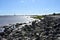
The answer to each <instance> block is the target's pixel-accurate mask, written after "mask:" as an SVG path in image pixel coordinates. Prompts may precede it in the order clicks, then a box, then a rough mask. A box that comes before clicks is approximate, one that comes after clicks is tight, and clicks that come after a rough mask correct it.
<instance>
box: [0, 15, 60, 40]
mask: <svg viewBox="0 0 60 40" xmlns="http://www.w3.org/2000/svg"><path fill="white" fill-rule="evenodd" d="M12 26H13V27H12ZM12 26H3V28H5V30H4V32H1V33H0V40H60V39H59V37H60V18H53V17H48V16H45V17H44V19H40V20H35V21H33V22H31V24H30V25H27V24H26V23H24V25H23V24H19V23H17V24H16V25H12Z"/></svg>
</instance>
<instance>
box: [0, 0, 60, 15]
mask: <svg viewBox="0 0 60 40" xmlns="http://www.w3.org/2000/svg"><path fill="white" fill-rule="evenodd" d="M59 12H60V0H0V15H14V14H16V15H41V14H51V13H59Z"/></svg>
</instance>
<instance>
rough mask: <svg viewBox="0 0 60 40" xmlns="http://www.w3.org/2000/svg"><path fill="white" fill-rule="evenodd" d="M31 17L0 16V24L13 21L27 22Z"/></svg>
mask: <svg viewBox="0 0 60 40" xmlns="http://www.w3.org/2000/svg"><path fill="white" fill-rule="evenodd" d="M32 20H33V18H30V16H0V26H4V25H8V24H15V23H28V22H30V21H32Z"/></svg>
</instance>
